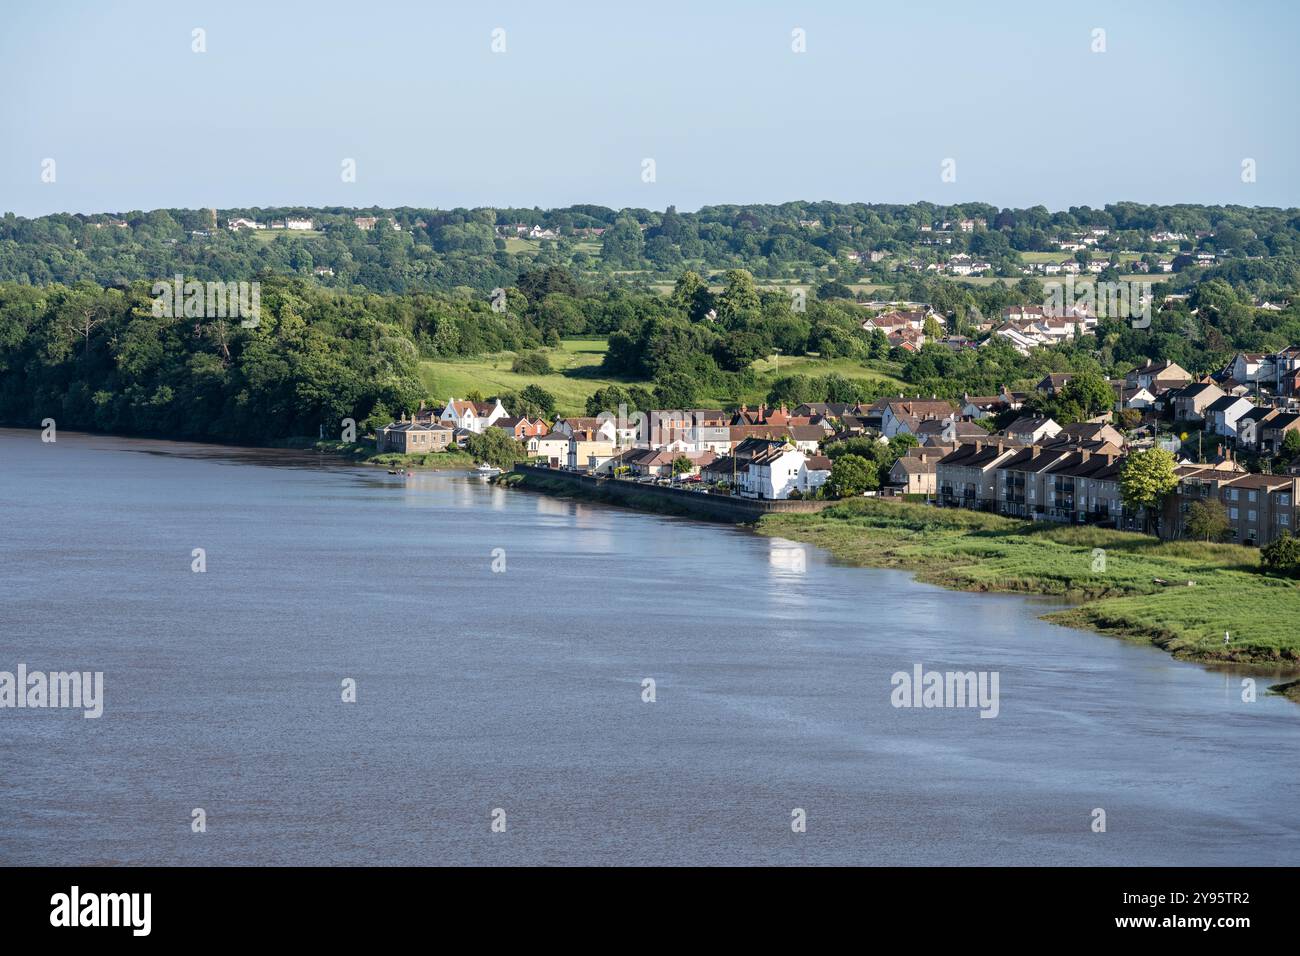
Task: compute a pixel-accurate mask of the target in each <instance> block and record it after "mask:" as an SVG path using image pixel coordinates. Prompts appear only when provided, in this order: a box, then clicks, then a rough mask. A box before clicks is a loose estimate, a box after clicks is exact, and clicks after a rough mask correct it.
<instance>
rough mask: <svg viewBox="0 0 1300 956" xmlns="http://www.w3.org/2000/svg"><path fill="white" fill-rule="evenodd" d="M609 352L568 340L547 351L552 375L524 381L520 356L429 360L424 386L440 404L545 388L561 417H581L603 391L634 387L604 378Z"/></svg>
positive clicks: (601, 345)
mask: <svg viewBox="0 0 1300 956" xmlns="http://www.w3.org/2000/svg"><path fill="white" fill-rule="evenodd" d="M608 348H609V345H608V343H607V342H606V341H605V340H604V339H565V340H563V341H562V342H561V343H560V347H559V348H555V349H541V350H540V351H542V352H545V353H546V357H547V358H548V359H549V360H550V362H551V368H552V369H553V371H552V372H551V374H550V375H519V374H516V373H515V372H512V371H510V366H511V363H513V362H514V359H515V353H514V352H494V353H492V354H490V355H482V356H479V357H477V358H473V359H447V360H445V361H430V360H425V361H423V362H421V363H420V381H421V382H422V383H423V385H424V387H425V388H426V389H428V390H429V393H430V395H432V396H433V397H434V398H435V399H436V400H437V401H446V400H447V399H448V398H463V397H464V396H465V395H467V394H469V393H470V392H474V391H478V392H482V393H483V395H484V396H490V395H496V394H499V393H501V392H517V391H519V390H520V389H522V388H523V387H524V386H526V385H534V384H535V385H540V386H541V387H542V388H544V389H546V390H547V391H548V392H550V393H551V394H552V395H554V396H555V400H556V403H557V404H558V405H559V410H560V414H562V415H579V414H584V413H585V410H586V406H587V398H588V396H590V395H591V394H592V393H593V392H595V391H596V390H597V389H600V388H604V387H605V386H606V385H612V384H628V383H626V382H620V381H619V380H618V379H613V378H609V377H607V376H602V375H600V374H599V366H600V362H601V359H602V358H604V356H605V352H606V351H607V350H608ZM631 384H644V383H631Z"/></svg>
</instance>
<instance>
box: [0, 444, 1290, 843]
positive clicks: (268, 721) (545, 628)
mask: <svg viewBox="0 0 1300 956" xmlns="http://www.w3.org/2000/svg"><path fill="white" fill-rule="evenodd" d="M196 549H202V551H203V560H204V561H205V562H206V569H205V570H204V571H202V573H197V572H195V571H194V570H193V567H194V564H195V562H196V560H197V559H196V558H195V557H194V552H195V550H196ZM494 564H495V570H494ZM1052 606H1053V605H1051V604H1049V603H1046V602H1041V601H1034V600H1030V599H1025V598H1022V597H1016V596H1008V595H979V594H966V593H959V592H953V591H946V590H943V589H940V588H936V587H932V586H929V585H925V584H921V583H918V582H916V581H914V580H913V579H912V578H911V577H910V576H909V575H907V574H905V573H901V572H896V571H883V570H871V569H862V568H853V567H846V566H842V565H839V564H837V563H835V562H834V561H833V560H831V559H830V558H829V557H828V556H826V555H825V554H824V553H822V552H820V551H818V550H816V549H813V548H807V547H804V546H801V545H797V544H794V543H793V542H789V541H782V540H779V539H768V538H764V537H761V536H758V535H756V534H753V533H752V532H749V531H746V530H742V529H737V528H731V527H727V526H721V525H710V524H704V523H700V522H694V521H689V520H684V519H677V518H667V517H661V516H657V515H649V514H641V513H637V512H634V511H629V510H623V509H619V508H613V507H607V506H603V505H595V504H584V503H580V502H574V501H567V500H558V499H553V498H549V497H545V496H541V495H536V494H532V493H529V492H522V491H507V490H503V489H499V488H495V487H493V486H490V485H489V484H488V483H486V482H484V481H482V480H481V479H479V478H477V477H475V476H473V475H466V474H460V473H442V474H436V473H425V474H420V475H418V476H416V477H411V478H406V477H401V476H393V475H388V474H386V473H384V472H383V471H380V470H375V469H371V468H364V467H357V466H350V465H343V464H337V463H330V462H328V461H325V460H322V459H320V458H318V457H317V456H315V455H310V454H302V453H293V452H279V451H263V450H245V449H233V448H224V447H214V446H203V445H193V444H184V443H172V442H156V441H143V440H127V439H119V438H107V437H99V436H88V435H77V434H68V433H62V432H61V433H59V435H58V440H57V442H55V443H50V444H47V443H43V442H42V441H41V439H40V433H39V432H36V431H14V430H0V671H10V672H13V671H15V670H16V668H17V666H18V665H19V664H20V663H21V664H25V665H26V667H27V669H28V670H29V671H66V670H74V669H75V670H82V671H89V672H102V673H103V675H104V677H103V686H104V694H103V714H102V716H101V717H99V718H98V719H86V718H84V717H83V715H82V712H81V711H80V710H73V709H51V708H45V709H32V708H25V709H16V708H5V709H0V862H3V863H8V864H133V863H149V864H170V863H176V864H289V863H302V864H377V863H389V864H462V863H471V864H541V863H554V864H742V863H769V864H873V865H874V864H1030V865H1032V864H1049V865H1066V864H1080V865H1098V864H1128V865H1193V864H1225V865H1226V864H1237V865H1242V864H1295V863H1297V862H1300V774H1297V773H1296V770H1295V767H1296V757H1297V743H1298V742H1300V707H1297V706H1296V705H1295V704H1294V703H1291V702H1288V701H1285V700H1282V699H1279V698H1276V697H1270V696H1269V695H1267V694H1266V692H1265V688H1266V687H1267V685H1268V684H1269V683H1270V680H1269V679H1268V678H1262V679H1260V681H1259V696H1258V699H1257V700H1255V701H1254V702H1249V703H1247V702H1243V701H1242V699H1241V680H1242V677H1243V676H1245V675H1243V674H1240V673H1236V672H1232V671H1210V670H1207V669H1205V668H1203V667H1200V666H1197V665H1193V664H1187V663H1182V662H1178V661H1175V660H1173V659H1171V658H1170V657H1169V656H1168V655H1166V654H1165V653H1163V652H1162V651H1159V650H1156V649H1154V648H1150V647H1144V646H1138V645H1135V644H1130V643H1126V642H1123V641H1120V640H1116V639H1113V638H1107V637H1101V636H1098V635H1095V634H1090V633H1085V632H1080V631H1074V630H1069V629H1066V628H1061V627H1056V626H1054V625H1049V624H1047V623H1045V622H1043V621H1041V620H1039V619H1038V615H1039V614H1042V613H1044V612H1045V611H1046V610H1048V609H1050V608H1051V607H1052ZM918 663H919V664H921V665H923V667H924V668H925V669H926V670H938V671H963V672H965V671H983V672H989V673H993V672H996V674H997V675H998V678H999V704H998V713H997V716H996V717H995V718H992V719H985V718H981V717H980V715H979V711H978V710H977V709H972V708H969V707H967V708H956V707H954V708H932V709H931V708H899V707H894V706H893V705H892V704H891V692H892V686H891V675H893V674H894V673H895V672H898V671H906V672H911V671H912V669H913V667H914V665H916V664H918ZM647 679H649V680H653V681H654V685H653V692H654V693H653V696H654V700H653V701H652V702H651V701H647V700H645V699H643V698H644V697H645V696H648V695H649V692H648V690H646V688H647V686H648V685H646V684H645V683H644V682H645V681H646V680H647ZM348 680H350V681H352V682H355V698H356V699H355V702H345V701H344V700H343V699H342V698H343V696H344V682H345V681H348ZM196 809H201V810H202V811H203V814H202V819H203V821H204V824H205V829H204V830H203V831H202V832H195V825H194V823H193V821H194V819H195V814H194V811H195V810H196ZM796 810H801V811H803V817H802V819H806V830H805V832H795V827H792V820H794V821H797V819H799V815H798V814H796V813H795V811H796ZM1096 810H1103V811H1104V813H1105V830H1104V832H1095V831H1094V820H1095V819H1098V815H1097V814H1096V813H1095V811H1096ZM495 811H503V813H498V812H495ZM494 819H495V820H496V821H497V822H498V829H499V827H500V824H501V822H502V821H503V822H504V830H502V831H501V832H494V829H493V821H494Z"/></svg>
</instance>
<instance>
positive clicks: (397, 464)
mask: <svg viewBox="0 0 1300 956" xmlns="http://www.w3.org/2000/svg"><path fill="white" fill-rule="evenodd" d="M273 447H277V448H290V449H293V450H295V451H318V452H321V453H322V454H326V455H333V456H334V457H336V458H343V459H346V460H347V461H350V462H353V463H354V464H358V465H374V466H376V467H378V468H414V469H419V470H422V471H464V470H465V469H467V468H473V467H474V466H475V465H476V464H477V462H476V460H475V458H474V456H473V455H470V454H468V453H467V452H463V451H461V450H460V449H458V448H452V449H450V450H448V451H434V452H428V453H427V454H422V455H401V454H397V453H396V452H386V453H384V454H382V455H377V454H375V446H374V443H373V442H345V441H330V440H324V441H318V440H316V439H311V438H305V439H290V440H287V441H284V442H280V443H277V444H276V445H275V446H273Z"/></svg>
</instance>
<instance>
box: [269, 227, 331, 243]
mask: <svg viewBox="0 0 1300 956" xmlns="http://www.w3.org/2000/svg"><path fill="white" fill-rule="evenodd" d="M323 235H325V233H324V232H322V231H321V230H319V229H258V230H256V231H255V232H254V233H253V236H254V238H256V239H259V240H261V241H262V242H274V241H275V240H276V239H277V238H279V237H280V236H288V237H289V238H291V239H319V238H320V237H321V236H323Z"/></svg>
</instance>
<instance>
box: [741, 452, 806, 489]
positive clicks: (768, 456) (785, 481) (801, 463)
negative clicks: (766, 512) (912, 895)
mask: <svg viewBox="0 0 1300 956" xmlns="http://www.w3.org/2000/svg"><path fill="white" fill-rule="evenodd" d="M807 464H808V456H807V455H805V454H804V453H803V452H801V451H799V450H798V449H795V448H791V447H789V446H777V447H776V448H773V449H772V450H770V451H765V452H762V453H760V454H758V455H755V456H754V457H753V458H752V459H750V461H749V464H748V465H746V466H745V470H744V471H742V472H740V474H739V476H738V478H739V483H740V494H741V496H742V497H745V498H767V499H773V500H778V501H779V500H781V499H784V498H789V497H790V492H792V491H801V490H802V489H801V488H800V476H801V475H803V474H804V472H805V469H806V466H807ZM822 480H823V481H824V480H825V479H822ZM804 481H805V482H806V481H807V479H806V478H805V479H804Z"/></svg>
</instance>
